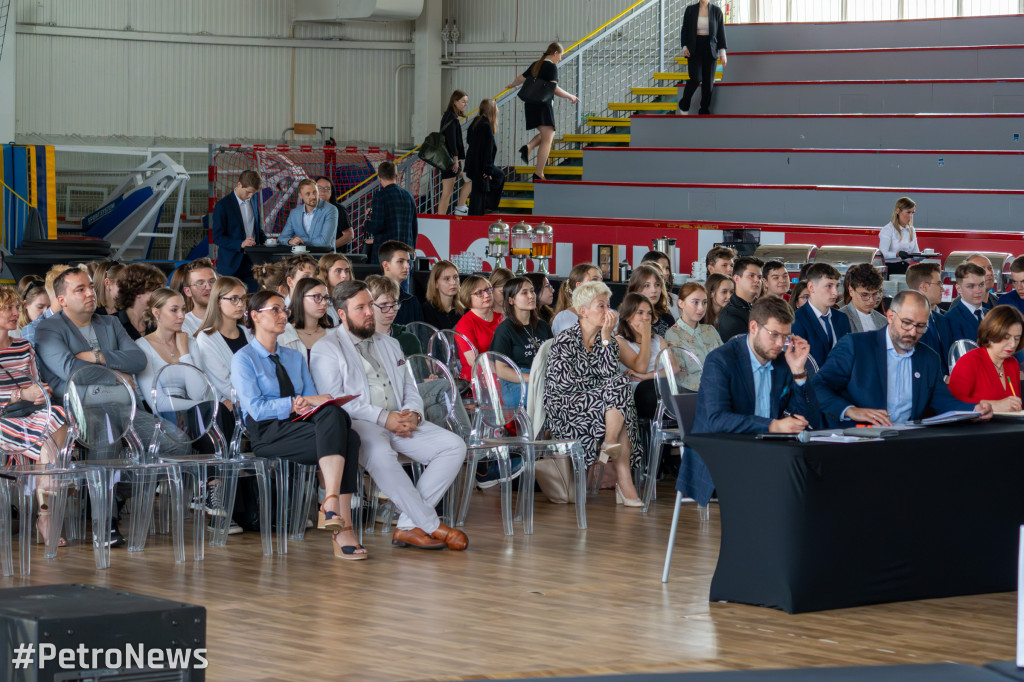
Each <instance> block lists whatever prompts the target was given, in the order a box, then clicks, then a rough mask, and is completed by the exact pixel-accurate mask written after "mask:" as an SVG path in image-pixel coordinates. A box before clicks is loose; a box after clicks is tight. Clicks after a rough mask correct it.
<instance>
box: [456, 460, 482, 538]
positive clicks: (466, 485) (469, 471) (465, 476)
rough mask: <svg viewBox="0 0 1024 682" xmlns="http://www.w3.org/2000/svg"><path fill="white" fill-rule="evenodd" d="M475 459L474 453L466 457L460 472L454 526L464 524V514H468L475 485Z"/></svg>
mask: <svg viewBox="0 0 1024 682" xmlns="http://www.w3.org/2000/svg"><path fill="white" fill-rule="evenodd" d="M477 459H478V457H477V455H476V454H471V455H470V456H468V457H466V466H465V468H464V470H463V473H462V495H461V497H460V499H459V514H458V517H457V518H456V520H455V525H456V526H464V525H466V516H468V515H469V500H470V498H471V497H472V496H473V488H474V486H475V485H476V476H475V474H476V464H477Z"/></svg>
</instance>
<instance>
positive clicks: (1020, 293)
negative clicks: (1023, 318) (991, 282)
mask: <svg viewBox="0 0 1024 682" xmlns="http://www.w3.org/2000/svg"><path fill="white" fill-rule="evenodd" d="M1010 284H1012V285H1013V290H1012V291H1007V292H1006V293H1005V294H1003V295H1002V296H1000V297H999V305H1012V306H1013V307H1014V308H1016V309H1017V310H1018V311H1020V313H1021V314H1022V315H1024V256H1018V257H1017V258H1014V259H1013V262H1012V263H1010Z"/></svg>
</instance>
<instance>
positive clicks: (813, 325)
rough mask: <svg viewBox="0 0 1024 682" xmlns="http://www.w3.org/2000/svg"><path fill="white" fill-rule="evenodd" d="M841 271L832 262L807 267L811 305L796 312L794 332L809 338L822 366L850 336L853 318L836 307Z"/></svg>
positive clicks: (819, 364) (808, 303)
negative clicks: (842, 340) (845, 338)
mask: <svg viewBox="0 0 1024 682" xmlns="http://www.w3.org/2000/svg"><path fill="white" fill-rule="evenodd" d="M839 279H840V275H839V271H838V270H836V269H835V268H834V267H832V266H831V265H829V264H828V263H815V264H814V265H812V266H810V267H809V268H807V271H806V272H805V273H804V281H805V282H807V293H808V297H807V305H802V306H800V307H799V308H797V309H796V317H795V319H794V321H793V333H794V334H795V335H797V336H800V337H803V338H805V339H807V343H809V344H810V345H811V357H812V358H814V361H815V362H816V363H817V364H818V367H821V366H822V365H823V364H825V360H826V359H828V356H829V353H831V352H832V349H833V348H835V345H836V344H837V343H838V342H839V339H841V338H843V337H844V336H846V335H847V334H849V333H850V331H851V329H850V318H848V317H847V316H846V314H845V313H842V312H840V311H838V310H835V309H833V308H832V306H833V305H835V302H836V300H837V299H838V298H839Z"/></svg>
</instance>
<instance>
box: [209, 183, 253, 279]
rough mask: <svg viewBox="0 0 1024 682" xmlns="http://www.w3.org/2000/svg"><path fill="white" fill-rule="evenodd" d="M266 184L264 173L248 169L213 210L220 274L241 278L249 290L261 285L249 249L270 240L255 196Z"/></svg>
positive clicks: (218, 270)
mask: <svg viewBox="0 0 1024 682" xmlns="http://www.w3.org/2000/svg"><path fill="white" fill-rule="evenodd" d="M262 184H263V181H262V179H261V178H260V174H259V173H257V172H256V171H254V170H244V171H242V173H241V175H239V176H238V183H237V184H236V185H235V189H234V191H233V192H231V194H229V195H227V196H226V197H224V198H222V199H220V200H219V201H218V202H217V205H216V206H214V207H213V225H212V231H213V243H214V244H216V245H217V274H220V275H227V276H230V277H237V278H238V279H240V280H242V281H243V282H245V284H246V286H247V287H248V288H249V291H256V289H257V288H258V285H257V284H256V279H255V278H254V277H253V276H252V261H250V260H249V257H248V256H247V255H245V249H247V248H249V247H250V246H256V245H257V244H262V243H263V242H265V241H266V237H265V236H264V234H263V230H262V229H261V228H260V211H259V207H258V206H257V204H256V201H255V199H253V197H254V196H255V194H256V193H257V192H259V191H260V186H261V185H262Z"/></svg>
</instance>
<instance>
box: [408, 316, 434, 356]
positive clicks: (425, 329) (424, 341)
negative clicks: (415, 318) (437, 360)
mask: <svg viewBox="0 0 1024 682" xmlns="http://www.w3.org/2000/svg"><path fill="white" fill-rule="evenodd" d="M405 331H407V332H409V333H410V334H412V335H413V336H415V337H416V340H417V341H419V342H420V348H422V349H423V352H424V353H426V354H427V355H429V354H430V353H428V352H427V346H428V345H429V344H430V337H432V336H433V335H434V334H436V333H437V327H435V326H434V325H432V324H427V323H426V322H410V323H409V324H407V325H405Z"/></svg>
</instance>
